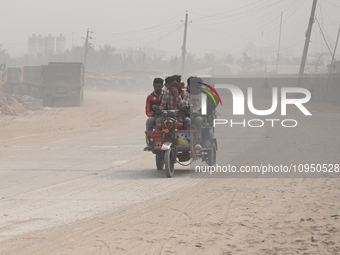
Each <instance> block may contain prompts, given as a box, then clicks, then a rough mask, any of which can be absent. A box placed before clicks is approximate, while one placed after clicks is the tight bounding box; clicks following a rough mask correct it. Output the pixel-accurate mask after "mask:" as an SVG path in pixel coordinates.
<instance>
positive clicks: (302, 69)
mask: <svg viewBox="0 0 340 255" xmlns="http://www.w3.org/2000/svg"><path fill="white" fill-rule="evenodd" d="M316 2H317V0H313V6H312V11H311V13H310V17H309V23H308V28H307V31H306V40H305V46H304V48H303V53H302V59H301V65H300V71H299V80H298V87H301V84H302V78H303V73H304V71H305V65H306V59H307V53H308V46H309V42H310V37H311V34H312V27H313V23H314V15H315V9H316Z"/></svg>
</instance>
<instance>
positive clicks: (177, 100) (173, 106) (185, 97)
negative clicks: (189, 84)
mask: <svg viewBox="0 0 340 255" xmlns="http://www.w3.org/2000/svg"><path fill="white" fill-rule="evenodd" d="M178 77H179V76H178V75H176V77H174V76H172V81H171V86H170V88H169V89H168V90H167V91H166V92H165V93H164V95H163V98H162V103H161V105H160V106H159V110H179V109H180V108H182V107H184V106H187V105H188V103H189V93H188V92H186V91H184V90H182V89H180V90H179V89H178V88H179V87H180V85H181V84H180V83H179V82H178V79H177V78H178ZM183 86H184V85H183ZM163 119H164V118H162V117H159V118H157V120H156V125H157V124H160V123H162V122H163ZM178 120H179V121H180V122H182V123H183V126H184V129H190V117H187V116H184V115H183V112H182V111H180V112H179V113H178ZM158 130H160V128H158Z"/></svg>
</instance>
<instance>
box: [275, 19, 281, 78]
mask: <svg viewBox="0 0 340 255" xmlns="http://www.w3.org/2000/svg"><path fill="white" fill-rule="evenodd" d="M281 29H282V12H281V20H280V35H279V47H278V49H277V58H276V73H277V72H278V68H279V56H280V45H281Z"/></svg>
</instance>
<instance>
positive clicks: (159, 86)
mask: <svg viewBox="0 0 340 255" xmlns="http://www.w3.org/2000/svg"><path fill="white" fill-rule="evenodd" d="M153 88H154V91H153V92H152V93H151V94H150V95H148V97H147V98H146V104H145V113H146V115H147V116H148V117H149V118H148V119H147V120H146V131H152V130H153V128H154V127H155V126H156V119H157V114H156V112H155V111H154V109H155V107H156V106H159V105H160V104H161V102H162V97H163V79H162V78H155V79H154V80H153ZM149 140H150V135H149V134H147V135H146V144H147V145H146V147H145V148H144V150H145V151H148V150H150V149H151V148H150V141H149Z"/></svg>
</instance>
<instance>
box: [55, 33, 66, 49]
mask: <svg viewBox="0 0 340 255" xmlns="http://www.w3.org/2000/svg"><path fill="white" fill-rule="evenodd" d="M65 50H66V38H65V36H64V35H62V34H60V36H59V37H57V38H56V52H64V51H65Z"/></svg>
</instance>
